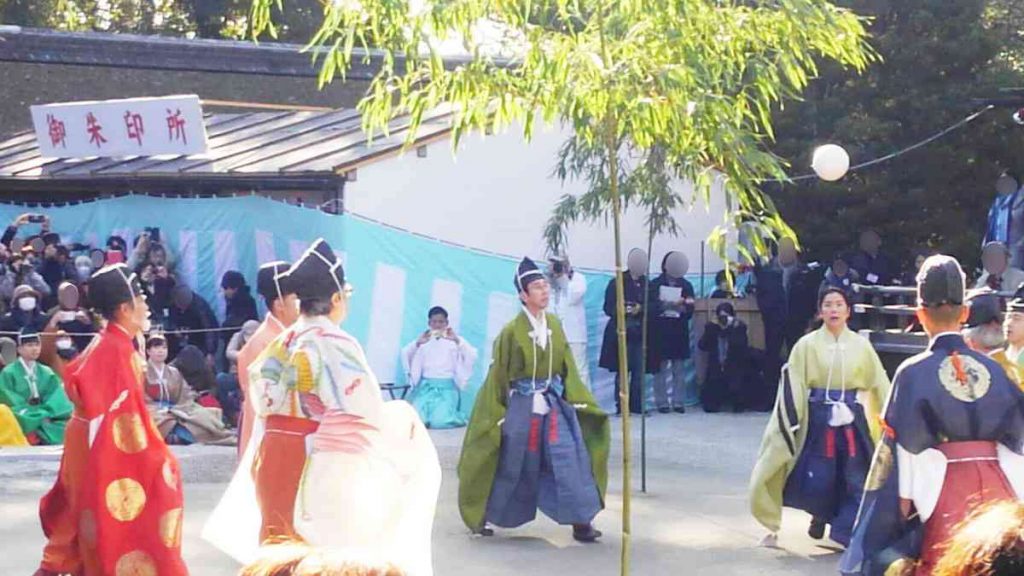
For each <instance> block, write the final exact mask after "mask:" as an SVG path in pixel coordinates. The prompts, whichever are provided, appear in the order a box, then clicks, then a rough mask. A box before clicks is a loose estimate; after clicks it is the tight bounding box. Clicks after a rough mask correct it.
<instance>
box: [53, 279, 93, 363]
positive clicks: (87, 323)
mask: <svg viewBox="0 0 1024 576" xmlns="http://www.w3.org/2000/svg"><path fill="white" fill-rule="evenodd" d="M49 315H50V321H49V323H48V324H47V327H46V330H45V332H44V333H47V334H48V333H53V334H57V333H63V337H61V338H57V339H56V345H57V353H58V355H60V356H61V357H63V356H65V355H70V356H71V357H74V355H76V353H77V352H80V351H82V350H85V349H86V347H88V346H89V343H90V342H92V338H93V334H94V333H95V332H96V325H97V324H98V322H97V321H94V319H93V317H92V315H91V314H89V312H88V311H86V310H85V309H84V308H82V305H81V294H80V293H79V291H78V288H77V287H76V286H75V285H74V284H72V283H71V282H64V283H63V284H61V285H60V287H59V288H58V289H57V306H56V307H55V308H54V309H53V310H51V311H50V314H49ZM64 359H65V360H70V358H64Z"/></svg>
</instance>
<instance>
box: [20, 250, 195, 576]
mask: <svg viewBox="0 0 1024 576" xmlns="http://www.w3.org/2000/svg"><path fill="white" fill-rule="evenodd" d="M89 285H90V287H91V292H90V296H91V297H92V303H93V305H94V306H95V307H96V310H97V311H98V312H99V313H100V314H102V316H103V317H104V318H105V319H106V321H107V325H106V328H104V330H103V331H102V332H101V333H100V334H99V336H98V337H97V341H96V343H95V344H94V345H92V346H90V347H89V348H88V349H87V350H86V351H85V352H84V353H83V354H82V355H80V356H79V357H78V358H76V359H75V360H73V361H72V362H71V363H70V364H68V366H67V367H66V368H65V374H66V376H67V380H66V385H65V390H66V391H67V394H68V396H69V397H70V399H71V401H72V403H73V404H74V415H73V416H72V418H71V421H70V422H69V423H68V427H67V430H66V432H65V442H64V452H63V454H62V456H61V466H60V472H59V473H58V474H57V478H56V480H55V482H54V486H53V488H52V489H51V490H50V492H49V493H47V495H46V496H44V497H43V500H42V502H40V506H39V515H40V519H41V521H42V527H43V533H44V534H46V536H47V540H48V541H47V545H46V547H45V548H44V551H43V560H42V563H41V565H40V568H39V570H38V571H37V572H36V574H37V576H56V575H57V574H69V573H70V574H115V573H117V572H124V571H125V570H127V569H130V570H131V571H134V572H136V573H145V574H156V573H157V572H158V571H159V573H160V574H161V575H162V576H184V575H186V574H188V569H187V568H186V567H185V563H184V561H183V560H182V557H181V527H182V517H183V513H182V508H183V501H182V486H181V474H180V471H179V467H178V461H177V459H176V458H175V456H174V454H173V453H172V452H171V451H170V450H169V449H168V448H167V444H166V443H165V442H164V440H163V438H162V437H161V436H160V434H159V432H158V431H157V429H156V427H155V426H154V425H153V422H152V420H151V419H150V416H149V410H148V409H147V408H146V400H145V392H144V390H143V385H142V384H143V383H142V372H141V365H140V364H141V360H142V359H141V358H139V352H138V351H137V349H136V346H137V345H138V339H140V338H141V335H142V333H143V332H144V331H145V330H148V329H149V307H148V306H147V305H146V299H145V296H144V295H143V294H142V290H141V287H140V286H139V283H138V279H137V278H136V276H135V274H133V273H132V272H131V271H130V270H128V268H127V267H126V266H124V265H123V264H121V265H115V266H108V267H105V268H102V269H100V270H99V271H98V272H96V273H95V274H93V276H92V278H90V280H89ZM129 567H130V568H129Z"/></svg>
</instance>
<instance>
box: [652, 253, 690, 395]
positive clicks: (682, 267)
mask: <svg viewBox="0 0 1024 576" xmlns="http://www.w3.org/2000/svg"><path fill="white" fill-rule="evenodd" d="M689 268H690V261H689V260H688V259H687V257H686V254H683V253H682V252H675V251H673V252H669V253H668V254H665V258H663V259H662V261H661V275H660V276H658V277H657V278H656V279H655V280H654V281H653V282H651V294H650V296H649V298H650V300H652V301H653V300H654V299H658V301H660V302H661V314H659V315H658V316H657V317H656V318H652V319H651V322H652V323H653V324H654V325H653V326H652V327H651V336H650V340H649V341H648V343H647V345H648V346H649V347H651V348H653V349H654V356H655V358H656V359H657V360H656V364H655V366H657V369H658V374H657V376H656V377H655V379H654V399H655V402H656V403H657V405H658V412H661V413H662V414H668V413H669V412H671V411H673V410H675V411H676V412H679V413H680V414H682V413H685V412H686V406H696V405H697V404H698V403H699V402H700V398H699V396H698V393H697V382H696V380H694V379H693V378H688V377H687V374H686V370H685V366H686V361H687V360H688V359H689V358H690V319H691V318H692V317H693V311H694V309H695V307H694V304H695V302H696V300H695V299H694V296H695V292H694V290H693V285H692V284H690V282H689V280H687V279H686V278H685V276H686V273H687V272H688V271H689ZM670 390H671V398H669V396H670V394H669V391H670Z"/></svg>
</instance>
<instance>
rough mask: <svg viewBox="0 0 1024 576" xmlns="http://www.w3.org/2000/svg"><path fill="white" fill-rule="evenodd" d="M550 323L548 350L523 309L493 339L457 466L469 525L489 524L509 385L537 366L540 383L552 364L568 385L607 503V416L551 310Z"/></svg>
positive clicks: (526, 376)
mask: <svg viewBox="0 0 1024 576" xmlns="http://www.w3.org/2000/svg"><path fill="white" fill-rule="evenodd" d="M547 325H548V329H549V330H550V331H551V335H550V342H549V343H548V345H547V347H546V348H539V347H535V346H534V344H533V341H532V339H531V337H530V331H531V330H532V327H531V325H530V320H529V319H528V318H527V317H526V313H525V312H520V313H519V315H518V316H516V318H515V319H514V320H512V322H510V323H509V324H507V325H506V326H505V328H504V329H502V331H501V334H499V335H498V338H497V339H496V340H495V341H494V351H493V358H492V361H491V366H490V369H489V370H488V373H487V380H486V381H485V382H484V384H483V386H482V387H481V389H480V392H479V393H478V394H477V398H476V404H475V405H474V407H473V413H472V415H471V416H470V421H469V428H468V429H467V431H466V437H465V440H464V442H463V445H462V455H461V457H460V459H459V466H458V474H459V511H460V512H461V514H462V520H463V522H465V523H466V526H468V527H469V528H470V529H473V530H477V529H480V528H482V527H483V525H484V522H485V515H486V510H487V501H488V498H489V497H490V494H491V488H492V486H493V484H494V479H495V474H496V471H497V468H498V458H499V453H500V450H501V441H502V427H501V426H502V423H503V420H504V418H505V413H506V408H507V406H508V400H509V392H510V384H511V383H512V382H515V381H517V380H522V379H530V378H531V377H533V376H534V374H533V370H534V367H535V366H536V370H537V372H536V379H537V380H538V381H540V380H544V379H547V378H548V377H549V376H550V375H549V373H548V370H549V366H550V367H551V372H552V374H553V375H558V376H561V378H562V382H563V383H564V386H565V392H564V399H565V401H566V402H568V403H569V404H571V405H573V406H574V407H575V408H576V416H577V419H578V420H579V425H580V429H581V431H582V433H583V438H584V443H585V444H586V448H587V452H588V453H589V455H590V462H591V469H592V472H593V476H594V481H595V482H596V484H597V489H598V492H599V494H600V498H601V502H602V503H603V502H604V498H605V491H606V489H607V486H608V448H609V443H610V441H611V429H610V426H609V424H608V415H607V414H605V412H604V411H602V410H601V408H600V407H599V406H598V405H597V402H596V401H595V400H594V396H593V395H592V394H591V393H590V390H588V389H587V387H586V386H585V385H584V384H583V382H582V381H581V380H580V377H579V373H578V372H577V370H576V364H575V363H574V360H573V356H572V351H571V349H570V348H569V344H568V343H567V342H566V339H565V332H564V331H563V330H562V325H561V323H560V322H559V321H558V318H557V317H555V316H554V315H553V314H547ZM535 352H536V354H537V357H536V358H534V353H535Z"/></svg>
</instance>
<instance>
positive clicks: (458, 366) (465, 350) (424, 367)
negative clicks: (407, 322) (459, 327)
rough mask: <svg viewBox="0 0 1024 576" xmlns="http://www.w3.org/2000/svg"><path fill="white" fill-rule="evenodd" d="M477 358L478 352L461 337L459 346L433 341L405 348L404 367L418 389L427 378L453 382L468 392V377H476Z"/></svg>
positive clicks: (439, 340) (439, 339)
mask: <svg viewBox="0 0 1024 576" xmlns="http://www.w3.org/2000/svg"><path fill="white" fill-rule="evenodd" d="M476 356H477V352H476V348H473V347H472V346H471V345H470V344H469V342H466V340H465V339H464V338H461V337H460V338H459V341H458V342H455V341H453V340H451V339H449V338H431V339H430V340H428V341H427V342H426V343H424V344H422V345H419V346H417V345H416V342H412V343H410V344H409V345H408V346H406V347H405V349H404V350H402V364H403V366H404V367H405V373H406V374H407V375H408V377H409V384H410V385H411V386H416V385H417V384H419V383H420V381H421V380H423V379H424V378H432V379H433V378H436V379H439V380H446V379H449V378H450V379H452V380H455V384H456V385H457V386H458V387H459V388H460V389H462V390H465V389H466V383H467V382H469V377H470V376H472V375H473V364H474V363H475V362H476Z"/></svg>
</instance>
